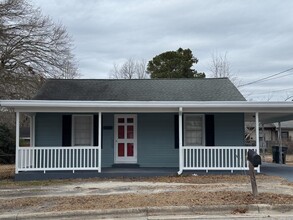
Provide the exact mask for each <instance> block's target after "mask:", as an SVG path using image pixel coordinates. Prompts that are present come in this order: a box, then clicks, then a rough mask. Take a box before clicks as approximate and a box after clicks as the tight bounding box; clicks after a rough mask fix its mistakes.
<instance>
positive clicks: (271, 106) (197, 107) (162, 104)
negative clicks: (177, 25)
mask: <svg viewBox="0 0 293 220" xmlns="http://www.w3.org/2000/svg"><path fill="white" fill-rule="evenodd" d="M0 106H2V107H7V108H13V109H14V110H15V111H18V110H32V111H33V110H37V109H46V110H47V111H49V110H50V109H55V110H57V109H60V110H61V109H63V110H64V109H65V108H66V109H82V108H87V109H89V110H92V111H93V109H95V110H96V109H100V110H103V109H126V108H127V109H162V110H163V109H174V110H176V111H178V109H179V108H183V110H184V111H187V110H190V111H192V110H193V111H220V110H223V111H235V112H255V111H259V112H290V113H293V102H247V101H64V100H1V101H0Z"/></svg>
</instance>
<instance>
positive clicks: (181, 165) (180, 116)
mask: <svg viewBox="0 0 293 220" xmlns="http://www.w3.org/2000/svg"><path fill="white" fill-rule="evenodd" d="M182 111H183V109H182V108H179V117H178V119H179V126H178V127H179V171H178V175H181V174H182V172H183V162H184V161H183V148H182Z"/></svg>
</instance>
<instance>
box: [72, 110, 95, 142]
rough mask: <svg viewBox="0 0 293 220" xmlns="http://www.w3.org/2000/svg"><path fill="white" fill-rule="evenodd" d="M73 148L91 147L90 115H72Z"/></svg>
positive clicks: (91, 117) (91, 122)
mask: <svg viewBox="0 0 293 220" xmlns="http://www.w3.org/2000/svg"><path fill="white" fill-rule="evenodd" d="M72 132H73V135H72V143H73V146H92V145H93V116H92V115H73V126H72Z"/></svg>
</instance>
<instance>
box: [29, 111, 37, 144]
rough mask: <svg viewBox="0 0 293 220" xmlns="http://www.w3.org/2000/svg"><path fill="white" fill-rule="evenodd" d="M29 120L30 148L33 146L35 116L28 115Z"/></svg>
mask: <svg viewBox="0 0 293 220" xmlns="http://www.w3.org/2000/svg"><path fill="white" fill-rule="evenodd" d="M29 118H30V146H31V147H34V146H35V119H36V117H35V114H31V115H29Z"/></svg>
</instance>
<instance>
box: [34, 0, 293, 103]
mask: <svg viewBox="0 0 293 220" xmlns="http://www.w3.org/2000/svg"><path fill="white" fill-rule="evenodd" d="M31 2H32V4H33V5H34V6H36V7H40V8H41V10H42V11H43V14H44V15H48V16H50V17H51V18H52V19H53V20H54V21H56V22H61V23H62V24H64V25H65V26H66V27H67V30H68V32H69V34H70V35H71V36H72V38H73V40H74V45H75V49H74V54H75V56H76V58H77V60H78V61H79V69H80V72H81V74H82V78H109V72H110V70H111V69H112V67H113V64H114V63H117V64H121V63H123V62H124V61H125V60H126V59H128V58H133V59H146V60H150V59H152V58H153V57H154V56H156V55H158V54H160V53H163V52H165V51H170V50H177V49H178V48H179V47H182V48H184V49H185V48H190V49H191V50H192V52H193V55H194V56H195V57H197V58H198V59H199V63H198V64H197V65H195V66H194V68H195V69H196V70H197V71H200V72H205V73H206V75H207V77H209V76H210V72H209V70H208V66H209V62H210V61H211V54H212V53H213V52H217V53H225V52H227V53H228V60H229V62H230V64H231V67H232V73H233V74H234V75H235V76H236V77H237V78H238V80H239V81H240V83H239V84H246V83H249V82H252V81H255V80H258V79H261V78H264V77H267V76H270V75H272V74H275V73H278V72H281V71H284V70H287V69H290V68H293V1H291V0H282V1H280V0H274V1H273V0H245V1H243V0H238V1H237V0H223V1H220V0H218V1H216V0H210V1H209V0H201V1H198V0H139V1H138V0H116V1H113V0H107V1H106V0H105V1H102V0H100V1H99V0H31ZM240 90H241V92H242V93H243V94H244V95H245V97H246V98H247V99H248V100H255V101H258V100H265V101H267V100H270V101H274V100H285V99H286V98H288V97H290V96H293V70H291V71H288V72H285V73H283V74H280V75H278V76H277V78H275V79H273V80H268V81H265V82H261V83H253V84H251V85H247V86H242V87H240ZM280 90H282V91H280ZM292 99H293V97H292V98H291V99H290V100H292Z"/></svg>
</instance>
